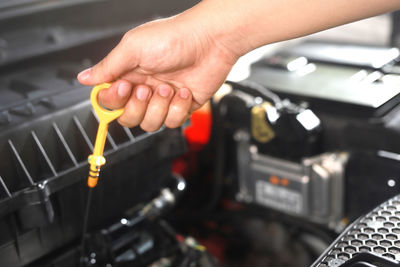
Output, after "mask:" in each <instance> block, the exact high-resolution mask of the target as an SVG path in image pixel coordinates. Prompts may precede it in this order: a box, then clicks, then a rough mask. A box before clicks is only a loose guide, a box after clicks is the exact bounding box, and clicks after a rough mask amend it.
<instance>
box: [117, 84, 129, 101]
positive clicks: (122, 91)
mask: <svg viewBox="0 0 400 267" xmlns="http://www.w3.org/2000/svg"><path fill="white" fill-rule="evenodd" d="M130 92H131V86H130V84H128V83H126V82H124V83H121V84H120V85H119V86H118V91H117V93H118V95H119V96H120V97H121V98H125V97H127V96H129V93H130Z"/></svg>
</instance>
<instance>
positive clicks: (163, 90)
mask: <svg viewBox="0 0 400 267" xmlns="http://www.w3.org/2000/svg"><path fill="white" fill-rule="evenodd" d="M171 91H172V90H171V87H170V86H168V85H164V84H162V85H160V86H159V87H158V94H159V95H160V96H162V97H169V96H170V94H171Z"/></svg>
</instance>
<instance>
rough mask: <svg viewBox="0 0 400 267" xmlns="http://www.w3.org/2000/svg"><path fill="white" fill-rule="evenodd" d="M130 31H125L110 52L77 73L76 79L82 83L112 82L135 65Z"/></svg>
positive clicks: (135, 59) (135, 60)
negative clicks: (94, 63)
mask: <svg viewBox="0 0 400 267" xmlns="http://www.w3.org/2000/svg"><path fill="white" fill-rule="evenodd" d="M132 40H134V39H133V38H131V33H130V32H127V33H126V34H125V35H124V37H123V38H122V40H121V41H120V42H119V44H118V45H117V46H116V47H115V48H114V49H113V50H111V52H110V53H109V54H108V55H107V56H106V57H105V58H103V59H102V60H101V61H100V62H99V63H97V64H96V65H95V66H93V67H92V68H89V69H86V70H84V71H82V72H80V73H79V74H78V77H77V78H78V80H79V82H80V83H82V84H84V85H95V84H99V83H104V82H112V81H115V80H117V79H118V78H119V77H121V76H122V75H123V74H124V73H126V72H128V71H130V70H132V69H134V68H135V67H136V66H137V56H136V54H135V53H134V52H133V51H135V49H133V43H134V42H132Z"/></svg>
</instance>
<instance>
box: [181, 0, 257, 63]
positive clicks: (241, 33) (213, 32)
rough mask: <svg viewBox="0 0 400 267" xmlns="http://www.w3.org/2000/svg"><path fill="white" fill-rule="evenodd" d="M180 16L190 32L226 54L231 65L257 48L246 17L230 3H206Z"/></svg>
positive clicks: (210, 0) (222, 0) (218, 0)
mask: <svg viewBox="0 0 400 267" xmlns="http://www.w3.org/2000/svg"><path fill="white" fill-rule="evenodd" d="M232 2H236V1H232ZM179 16H180V17H181V18H182V20H183V21H185V23H186V24H188V25H187V26H188V30H189V31H194V32H195V33H196V35H197V36H200V37H199V38H200V39H202V41H203V42H206V43H209V44H210V45H209V46H212V47H213V48H215V49H217V50H219V51H220V52H221V53H222V54H225V56H226V57H227V58H228V60H229V61H231V62H232V64H233V63H235V62H236V61H237V59H239V57H241V56H243V55H244V54H246V53H247V52H249V51H251V50H253V49H255V48H256V47H257V45H256V44H253V42H252V39H251V38H250V37H251V36H249V34H250V32H249V30H248V29H249V28H248V27H247V26H246V23H243V22H244V19H243V16H241V14H240V13H239V11H238V10H237V9H236V7H235V6H234V3H230V2H229V0H228V1H225V0H203V1H202V2H200V3H199V4H198V5H196V6H194V7H193V8H191V9H189V10H187V11H185V12H184V13H182V14H180V15H179Z"/></svg>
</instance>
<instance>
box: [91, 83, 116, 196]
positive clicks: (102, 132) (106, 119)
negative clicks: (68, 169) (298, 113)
mask: <svg viewBox="0 0 400 267" xmlns="http://www.w3.org/2000/svg"><path fill="white" fill-rule="evenodd" d="M110 86H111V84H109V83H103V84H99V85H96V86H95V87H94V88H93V89H92V92H91V94H90V101H91V102H92V106H93V109H94V111H95V112H96V114H97V117H98V118H99V128H98V130H97V135H96V141H95V143H94V149H93V154H92V155H90V156H89V158H88V162H89V164H90V170H89V177H88V186H89V187H92V188H93V187H95V186H96V185H97V180H98V178H99V174H100V167H101V166H103V165H104V164H105V163H106V159H105V158H104V156H103V152H104V146H105V144H106V138H107V131H108V124H109V123H110V122H112V121H113V120H115V119H117V118H118V117H119V116H121V115H122V113H123V112H124V109H123V108H121V109H116V110H108V109H105V108H103V107H102V106H101V105H100V104H99V101H98V98H97V97H98V95H99V92H100V91H101V90H104V89H107V88H109V87H110Z"/></svg>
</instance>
